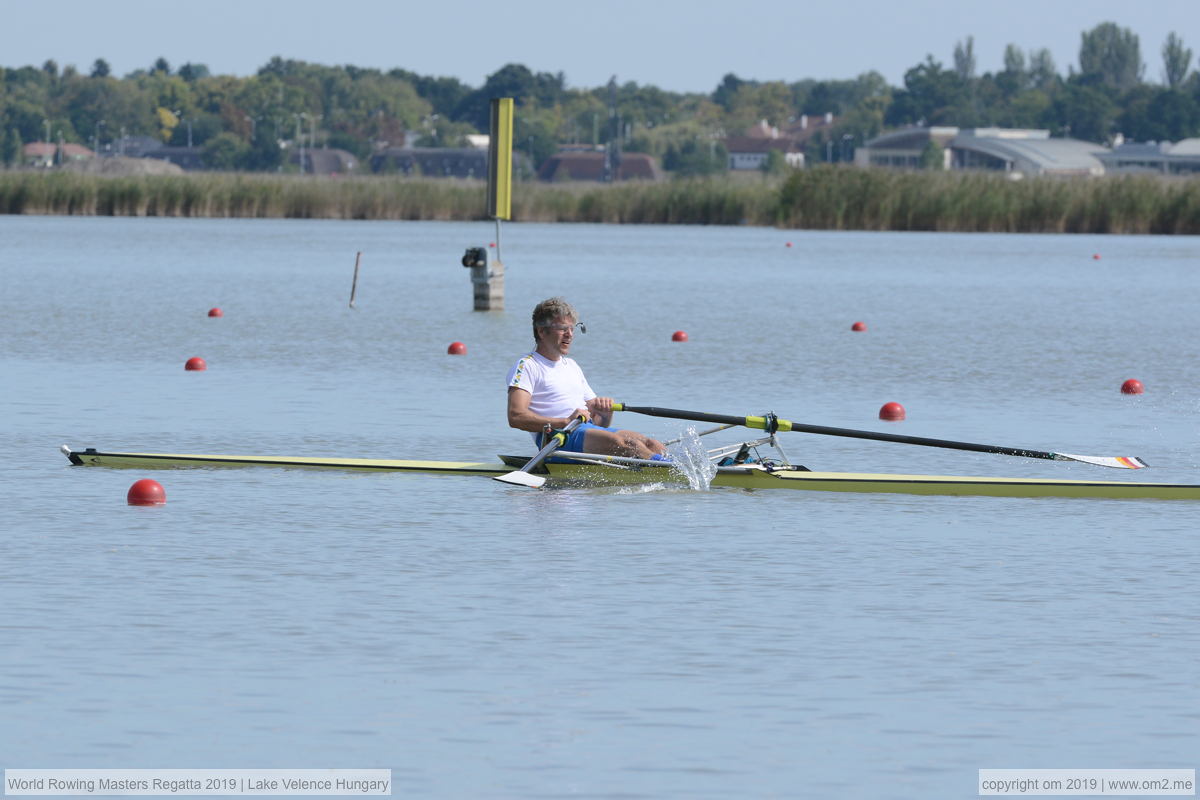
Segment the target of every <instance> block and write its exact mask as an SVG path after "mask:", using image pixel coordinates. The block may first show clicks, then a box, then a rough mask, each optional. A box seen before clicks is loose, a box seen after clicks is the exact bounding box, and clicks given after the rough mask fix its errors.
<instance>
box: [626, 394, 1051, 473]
mask: <svg viewBox="0 0 1200 800" xmlns="http://www.w3.org/2000/svg"><path fill="white" fill-rule="evenodd" d="M613 410H614V411H632V412H634V413H636V414H646V415H648V416H651V417H668V418H670V419H688V420H696V421H699V422H715V423H717V424H720V425H742V426H744V427H747V428H758V429H760V430H770V424H771V420H773V421H774V423H775V425H776V426H777V427H776V428H775V429H776V430H780V431H798V432H800V433H816V434H822V435H824V436H846V437H849V438H852V439H873V440H875V441H879V442H896V443H898V444H918V445H924V446H926V447H945V448H948V449H950V450H969V451H972V452H976V453H997V454H1000V455H1008V456H1023V457H1025V458H1045V459H1048V460H1051V461H1064V460H1067V459H1064V458H1062V457H1061V456H1059V455H1058V454H1057V453H1051V452H1047V451H1044V450H1025V449H1022V448H1017V447H1001V446H999V445H991V444H974V443H972V442H955V441H951V440H950V439H927V438H925V437H922V436H902V435H900V434H896V433H882V432H880V431H864V430H854V429H852V428H831V427H828V426H826V425H806V424H804V423H802V422H792V421H791V420H787V419H779V418H771V417H733V416H728V415H726V414H709V413H707V412H704V411H680V410H679V409H674V408H657V407H654V406H630V405H626V404H625V403H613Z"/></svg>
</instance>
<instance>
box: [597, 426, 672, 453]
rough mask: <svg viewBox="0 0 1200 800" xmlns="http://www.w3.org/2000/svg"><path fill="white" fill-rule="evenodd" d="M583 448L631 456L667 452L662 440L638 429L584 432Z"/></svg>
mask: <svg viewBox="0 0 1200 800" xmlns="http://www.w3.org/2000/svg"><path fill="white" fill-rule="evenodd" d="M583 450H584V452H585V453H601V454H603V455H609V456H627V457H629V458H650V457H651V456H653V455H663V454H665V453H666V452H667V448H666V446H664V445H663V443H662V442H660V441H658V440H657V439H651V438H650V437H649V436H646V435H644V434H641V433H638V432H637V431H602V430H597V429H595V428H591V429H589V430H588V431H587V432H586V433H585V434H584V436H583Z"/></svg>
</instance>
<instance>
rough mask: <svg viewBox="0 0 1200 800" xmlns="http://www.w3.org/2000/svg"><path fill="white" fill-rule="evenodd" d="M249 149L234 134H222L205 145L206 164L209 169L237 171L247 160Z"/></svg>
mask: <svg viewBox="0 0 1200 800" xmlns="http://www.w3.org/2000/svg"><path fill="white" fill-rule="evenodd" d="M249 149H250V148H249V147H247V146H246V143H245V142H243V141H242V140H241V138H239V137H237V136H235V135H234V134H232V133H220V134H217V135H216V136H214V137H213V138H211V139H209V140H208V143H207V144H205V145H204V164H205V165H206V166H207V167H208V168H209V169H222V170H229V169H236V168H237V167H239V166H241V165H242V164H244V163H245V162H246V160H247V152H248V151H249Z"/></svg>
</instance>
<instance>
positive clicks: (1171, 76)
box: [1162, 31, 1192, 89]
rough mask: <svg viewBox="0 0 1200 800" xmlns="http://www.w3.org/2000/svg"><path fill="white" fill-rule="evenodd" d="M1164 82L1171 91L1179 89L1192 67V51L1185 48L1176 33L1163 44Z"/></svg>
mask: <svg viewBox="0 0 1200 800" xmlns="http://www.w3.org/2000/svg"><path fill="white" fill-rule="evenodd" d="M1162 58H1163V80H1164V82H1165V83H1166V84H1167V86H1168V87H1169V88H1171V89H1178V88H1179V87H1180V86H1181V85H1182V84H1183V81H1184V79H1185V78H1187V76H1188V72H1189V71H1190V70H1191V67H1192V51H1191V49H1190V48H1187V47H1184V46H1183V40H1182V39H1180V38H1179V37H1178V36H1177V35H1176V34H1175V32H1174V31H1172V32H1171V33H1170V34H1169V35H1168V36H1167V41H1166V42H1165V43H1164V44H1163V49H1162Z"/></svg>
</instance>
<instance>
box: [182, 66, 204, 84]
mask: <svg viewBox="0 0 1200 800" xmlns="http://www.w3.org/2000/svg"><path fill="white" fill-rule="evenodd" d="M209 75H210V73H209V71H208V67H207V66H206V65H204V64H192V63H191V62H188V63H187V64H184V65H183V66H182V67H180V68H179V77H181V78H183V79H184V80H185V81H187V82H188V83H192V82H194V81H198V80H200V79H201V78H207V77H208V76H209Z"/></svg>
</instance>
